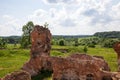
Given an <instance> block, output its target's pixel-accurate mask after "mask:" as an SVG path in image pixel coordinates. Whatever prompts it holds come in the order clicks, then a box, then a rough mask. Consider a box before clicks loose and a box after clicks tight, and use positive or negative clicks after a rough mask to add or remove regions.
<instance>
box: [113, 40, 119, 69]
mask: <svg viewBox="0 0 120 80" xmlns="http://www.w3.org/2000/svg"><path fill="white" fill-rule="evenodd" d="M114 50H115V51H116V53H117V59H118V60H117V62H118V71H120V42H117V43H116V44H115V45H114Z"/></svg>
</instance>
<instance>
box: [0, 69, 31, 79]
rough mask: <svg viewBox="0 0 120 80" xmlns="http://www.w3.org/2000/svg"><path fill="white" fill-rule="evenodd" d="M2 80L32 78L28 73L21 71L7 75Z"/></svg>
mask: <svg viewBox="0 0 120 80" xmlns="http://www.w3.org/2000/svg"><path fill="white" fill-rule="evenodd" d="M1 80H31V76H30V74H29V73H28V72H26V71H22V70H20V71H15V72H12V73H11V74H8V75H6V76H5V77H4V78H2V79H1Z"/></svg>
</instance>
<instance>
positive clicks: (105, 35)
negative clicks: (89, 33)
mask: <svg viewBox="0 0 120 80" xmlns="http://www.w3.org/2000/svg"><path fill="white" fill-rule="evenodd" d="M94 36H96V37H100V38H120V31H109V32H97V33H95V34H94Z"/></svg>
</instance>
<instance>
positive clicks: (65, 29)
mask: <svg viewBox="0 0 120 80" xmlns="http://www.w3.org/2000/svg"><path fill="white" fill-rule="evenodd" d="M28 21H33V23H34V24H39V25H43V24H44V23H45V22H47V23H48V24H49V26H48V27H49V29H50V30H51V32H52V34H54V35H81V34H82V35H84V34H85V35H86V34H94V33H95V32H102V31H120V0H0V36H11V35H22V26H23V25H24V24H26V23H27V22H28Z"/></svg>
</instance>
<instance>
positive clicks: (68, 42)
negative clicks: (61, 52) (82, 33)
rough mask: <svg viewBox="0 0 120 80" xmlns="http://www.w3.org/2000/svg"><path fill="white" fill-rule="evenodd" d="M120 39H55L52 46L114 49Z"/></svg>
mask: <svg viewBox="0 0 120 80" xmlns="http://www.w3.org/2000/svg"><path fill="white" fill-rule="evenodd" d="M119 41H120V39H118V38H99V37H86V38H69V39H66V38H59V39H56V38H53V40H52V45H60V46H88V47H92V48H95V47H96V45H100V46H101V47H107V48H112V47H113V45H114V44H115V43H116V42H119Z"/></svg>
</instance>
